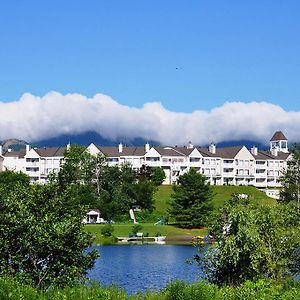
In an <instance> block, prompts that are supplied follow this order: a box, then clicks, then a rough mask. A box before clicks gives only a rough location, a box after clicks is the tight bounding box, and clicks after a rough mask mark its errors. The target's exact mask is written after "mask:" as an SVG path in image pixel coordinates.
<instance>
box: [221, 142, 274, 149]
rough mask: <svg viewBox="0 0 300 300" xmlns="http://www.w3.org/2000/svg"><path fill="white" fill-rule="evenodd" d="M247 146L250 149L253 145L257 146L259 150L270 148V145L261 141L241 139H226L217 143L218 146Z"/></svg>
mask: <svg viewBox="0 0 300 300" xmlns="http://www.w3.org/2000/svg"><path fill="white" fill-rule="evenodd" d="M241 145H243V146H246V147H247V148H248V149H251V148H252V147H253V146H256V147H257V148H258V149H259V150H267V149H269V146H268V145H265V144H262V143H260V142H255V141H249V140H239V141H226V142H221V143H217V147H232V146H241Z"/></svg>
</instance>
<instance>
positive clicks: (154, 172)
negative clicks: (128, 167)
mask: <svg viewBox="0 0 300 300" xmlns="http://www.w3.org/2000/svg"><path fill="white" fill-rule="evenodd" d="M137 176H138V179H139V181H143V180H145V179H148V180H150V181H151V182H153V183H154V184H155V185H156V186H159V185H161V184H162V183H163V181H164V180H165V178H166V174H165V172H164V170H163V169H162V168H160V167H150V166H147V165H142V166H141V167H140V169H139V170H138V172H137Z"/></svg>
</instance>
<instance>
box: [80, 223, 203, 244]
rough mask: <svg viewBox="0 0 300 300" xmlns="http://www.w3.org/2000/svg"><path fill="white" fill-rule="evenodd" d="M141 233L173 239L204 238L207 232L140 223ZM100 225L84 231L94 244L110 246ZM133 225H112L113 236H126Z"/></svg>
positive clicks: (91, 226)
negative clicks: (183, 237)
mask: <svg viewBox="0 0 300 300" xmlns="http://www.w3.org/2000/svg"><path fill="white" fill-rule="evenodd" d="M141 225H142V230H141V232H143V233H145V234H146V233H148V234H149V236H156V235H157V234H160V235H165V236H167V237H174V236H191V237H193V236H197V235H201V236H204V235H206V234H207V230H206V229H205V228H202V229H182V228H177V227H175V226H171V225H159V226H155V225H154V224H151V223H141ZM103 226H105V225H102V224H93V225H86V227H85V228H86V230H87V231H88V232H90V233H92V235H93V236H94V237H95V241H94V243H95V244H110V243H113V239H111V238H105V237H103V236H102V235H101V228H103ZM132 226H133V224H114V225H113V228H114V232H113V235H114V236H128V235H129V233H131V232H132Z"/></svg>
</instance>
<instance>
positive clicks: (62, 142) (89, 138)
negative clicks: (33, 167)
mask: <svg viewBox="0 0 300 300" xmlns="http://www.w3.org/2000/svg"><path fill="white" fill-rule="evenodd" d="M119 142H122V143H123V144H124V145H126V146H143V145H145V143H147V142H148V143H149V144H150V145H153V146H159V145H160V143H159V142H156V141H151V140H150V141H149V140H146V139H143V138H135V139H132V140H130V139H127V138H121V139H118V140H117V141H112V140H109V139H106V138H103V137H102V136H101V135H100V134H98V133H96V132H86V133H81V134H65V135H60V136H58V137H54V138H50V139H44V140H40V141H36V142H34V143H30V144H31V145H32V146H36V147H58V146H66V145H67V144H68V143H71V144H77V145H82V146H88V145H89V144H91V143H94V144H96V145H101V146H116V145H118V144H119ZM1 144H2V146H3V149H4V151H6V150H7V149H8V148H11V149H13V150H16V151H17V150H20V149H22V148H25V145H26V144H28V143H27V142H26V141H24V140H19V139H7V140H4V141H2V142H1V141H0V145H1ZM240 145H245V146H246V147H247V148H249V149H250V148H251V147H252V146H254V145H255V146H257V147H258V148H259V149H261V150H264V149H268V146H267V145H264V144H262V143H259V142H255V141H249V140H239V141H226V142H221V143H217V147H229V146H240ZM171 146H172V145H171ZM174 146H175V145H174ZM200 146H203V145H200ZM206 146H207V147H208V146H209V145H204V147H206Z"/></svg>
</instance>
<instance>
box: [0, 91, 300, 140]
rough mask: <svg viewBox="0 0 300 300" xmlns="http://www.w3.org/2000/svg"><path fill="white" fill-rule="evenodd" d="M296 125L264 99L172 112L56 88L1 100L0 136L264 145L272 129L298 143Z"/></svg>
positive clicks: (297, 115) (298, 116)
mask: <svg viewBox="0 0 300 300" xmlns="http://www.w3.org/2000/svg"><path fill="white" fill-rule="evenodd" d="M299 129H300V111H297V112H287V111H285V110H283V109H282V108H281V107H280V106H277V105H274V104H271V103H266V102H251V103H243V102H227V103H225V104H224V105H222V106H220V107H216V108H214V109H213V110H211V111H203V110H197V111H194V112H192V113H177V112H172V111H169V110H167V109H165V108H164V107H163V106H162V104H161V103H157V102H152V103H146V104H145V105H144V106H143V107H142V108H135V107H129V106H125V105H121V104H119V103H118V102H116V101H115V100H113V99H112V98H111V97H109V96H106V95H102V94H97V95H95V96H94V97H93V98H87V97H85V96H83V95H79V94H67V95H62V94H60V93H57V92H51V93H48V94H47V95H45V96H43V97H37V96H34V95H31V94H24V95H23V96H22V97H21V98H20V99H19V100H18V101H15V102H9V103H4V102H0V140H3V139H7V138H19V139H24V140H26V141H28V142H35V141H38V140H43V139H48V138H52V137H57V136H59V135H62V134H79V133H84V132H87V131H95V132H97V133H99V134H101V135H102V136H103V137H104V138H107V139H110V140H113V141H119V140H120V139H121V138H126V139H134V138H137V137H142V138H144V139H146V140H155V141H158V142H160V143H161V144H164V145H166V144H169V145H175V144H178V145H185V144H187V142H188V141H192V142H193V143H194V144H197V145H203V144H207V143H209V142H211V141H214V142H215V143H218V142H222V141H232V140H241V139H243V140H245V139H247V140H255V141H259V142H262V143H267V142H268V140H269V139H270V137H271V136H272V134H273V133H274V132H275V131H276V130H282V131H283V132H284V133H285V134H286V136H287V137H288V138H289V139H290V140H292V141H300V130H299Z"/></svg>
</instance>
